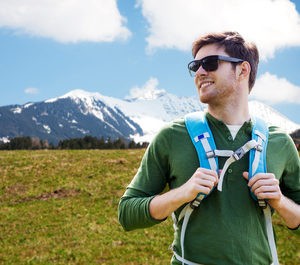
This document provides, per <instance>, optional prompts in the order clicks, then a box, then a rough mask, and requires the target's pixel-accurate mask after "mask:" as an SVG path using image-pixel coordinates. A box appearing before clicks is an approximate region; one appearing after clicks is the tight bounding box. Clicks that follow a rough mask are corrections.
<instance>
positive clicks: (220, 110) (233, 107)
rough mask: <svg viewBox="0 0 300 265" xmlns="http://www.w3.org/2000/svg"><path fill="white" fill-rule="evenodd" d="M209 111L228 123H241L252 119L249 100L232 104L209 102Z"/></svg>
mask: <svg viewBox="0 0 300 265" xmlns="http://www.w3.org/2000/svg"><path fill="white" fill-rule="evenodd" d="M208 113H209V114H211V115H212V116H213V117H215V118H216V119H218V120H221V121H223V122H224V123H226V124H228V125H241V124H243V123H244V122H245V121H249V120H250V113H249V108H248V100H247V101H246V102H245V101H235V102H231V103H230V104H226V103H225V104H224V105H223V104H222V105H212V104H208Z"/></svg>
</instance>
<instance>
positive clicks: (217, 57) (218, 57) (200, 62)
mask: <svg viewBox="0 0 300 265" xmlns="http://www.w3.org/2000/svg"><path fill="white" fill-rule="evenodd" d="M207 59H215V60H216V61H217V68H216V69H214V70H207V69H205V67H203V61H204V60H207ZM219 61H225V62H231V63H242V62H244V60H242V59H238V58H234V57H228V56H222V55H210V56H206V57H204V58H202V59H200V60H193V61H191V62H189V63H188V69H189V73H190V75H191V76H192V77H194V76H195V74H196V72H197V71H198V70H199V68H200V67H201V66H202V67H203V69H204V70H205V71H206V72H213V71H216V70H217V69H218V67H219ZM192 63H197V64H198V65H199V67H198V68H197V70H196V71H193V70H192V69H191V68H190V65H191V64H192ZM193 73H194V75H193Z"/></svg>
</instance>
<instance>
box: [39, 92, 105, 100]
mask: <svg viewBox="0 0 300 265" xmlns="http://www.w3.org/2000/svg"><path fill="white" fill-rule="evenodd" d="M101 97H102V95H101V94H100V93H98V92H87V91H85V90H82V89H75V90H72V91H70V92H68V93H66V94H65V95H63V96H60V97H57V98H51V99H48V100H46V101H45V102H46V103H52V102H55V101H57V100H59V99H63V98H72V99H83V100H86V99H90V98H97V99H100V98H101Z"/></svg>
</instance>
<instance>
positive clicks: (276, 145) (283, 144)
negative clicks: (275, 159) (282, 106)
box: [267, 126, 299, 161]
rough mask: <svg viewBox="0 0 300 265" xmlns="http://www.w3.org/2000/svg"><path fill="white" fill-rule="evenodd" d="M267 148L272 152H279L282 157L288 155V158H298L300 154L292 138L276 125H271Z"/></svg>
mask: <svg viewBox="0 0 300 265" xmlns="http://www.w3.org/2000/svg"><path fill="white" fill-rule="evenodd" d="M267 150H268V151H270V154H271V153H272V155H274V153H277V154H278V155H280V157H281V159H283V155H284V157H286V159H287V160H290V161H291V159H292V160H298V159H299V155H298V152H297V149H296V146H295V144H294V141H293V140H292V138H291V137H290V136H289V135H288V134H287V132H285V131H284V130H282V129H280V128H279V127H276V126H270V127H269V140H268V147H267Z"/></svg>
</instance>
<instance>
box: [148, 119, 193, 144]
mask: <svg viewBox="0 0 300 265" xmlns="http://www.w3.org/2000/svg"><path fill="white" fill-rule="evenodd" d="M184 133H187V130H186V126H185V122H184V119H183V118H179V119H176V120H173V121H171V122H169V123H167V124H166V125H164V126H163V127H162V128H161V129H160V130H159V132H158V133H157V135H156V136H155V137H154V139H153V142H157V141H162V140H164V139H168V140H169V139H170V138H172V137H173V136H174V135H175V136H176V135H178V134H184Z"/></svg>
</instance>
